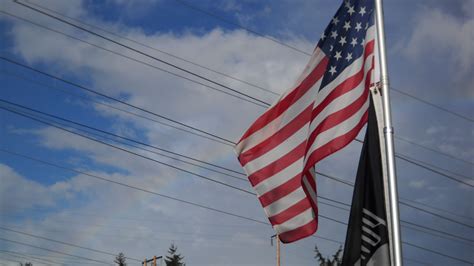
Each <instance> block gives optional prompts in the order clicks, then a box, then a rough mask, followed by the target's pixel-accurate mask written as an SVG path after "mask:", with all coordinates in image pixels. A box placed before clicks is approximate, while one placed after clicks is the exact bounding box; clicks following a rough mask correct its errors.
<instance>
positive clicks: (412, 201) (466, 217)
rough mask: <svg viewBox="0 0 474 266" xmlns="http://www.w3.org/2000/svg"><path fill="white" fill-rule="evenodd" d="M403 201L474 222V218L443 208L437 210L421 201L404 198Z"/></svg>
mask: <svg viewBox="0 0 474 266" xmlns="http://www.w3.org/2000/svg"><path fill="white" fill-rule="evenodd" d="M403 200H404V201H407V202H411V203H414V204H418V205H421V206H425V207H428V208H431V209H433V210H437V211H441V212H445V213H449V214H451V215H454V216H457V217H460V218H464V219H469V220H474V218H473V217H471V216H466V215H461V214H459V213H456V212H452V211H449V210H445V209H441V208H437V207H434V206H431V205H429V204H425V203H422V202H419V201H415V200H410V199H407V198H403Z"/></svg>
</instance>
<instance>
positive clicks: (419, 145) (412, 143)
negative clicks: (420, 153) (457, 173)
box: [395, 135, 474, 165]
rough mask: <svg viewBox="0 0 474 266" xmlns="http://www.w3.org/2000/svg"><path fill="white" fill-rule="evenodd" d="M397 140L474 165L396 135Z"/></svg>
mask: <svg viewBox="0 0 474 266" xmlns="http://www.w3.org/2000/svg"><path fill="white" fill-rule="evenodd" d="M395 139H397V140H398V141H401V142H405V143H408V144H410V145H415V146H418V147H420V148H422V149H425V150H428V151H431V152H434V153H437V154H441V155H443V156H446V157H448V158H451V159H453V160H456V161H460V162H463V163H467V164H471V165H474V162H471V161H468V160H465V159H463V158H461V157H457V156H454V155H452V154H449V153H446V152H442V151H441V150H439V149H433V148H431V147H428V146H426V145H422V144H420V143H417V142H415V141H412V140H409V139H407V138H403V137H400V136H397V135H395Z"/></svg>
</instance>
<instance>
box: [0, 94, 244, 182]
mask: <svg viewBox="0 0 474 266" xmlns="http://www.w3.org/2000/svg"><path fill="white" fill-rule="evenodd" d="M0 102H3V103H7V104H9V105H13V106H16V107H19V108H22V109H26V110H28V111H31V112H34V113H38V114H41V115H44V116H47V117H50V118H54V119H58V120H61V121H63V122H66V123H70V124H74V125H77V126H80V127H83V128H87V129H90V130H93V131H96V132H100V133H103V134H107V135H110V136H112V137H115V138H120V139H123V140H126V141H129V142H133V143H136V144H139V145H142V146H146V147H150V148H153V149H156V150H159V151H163V152H166V153H170V154H173V155H176V156H179V157H183V158H185V159H188V160H191V161H194V162H197V163H201V164H205V165H208V166H212V167H215V168H219V169H222V170H225V171H228V172H232V173H235V174H238V175H240V176H246V175H245V173H242V172H239V171H236V170H233V169H230V168H227V167H223V166H220V165H217V164H214V163H209V162H206V161H204V160H200V159H197V158H194V157H191V156H187V155H184V154H182V153H177V152H173V151H171V150H169V149H164V148H161V147H158V146H156V145H151V144H148V143H145V142H143V141H138V140H136V139H132V138H130V137H125V136H122V135H119V134H115V133H112V132H109V131H106V130H103V129H99V128H97V127H92V126H89V125H86V124H83V123H79V122H76V121H73V120H71V119H66V118H63V117H59V116H57V115H53V114H49V113H46V112H43V111H40V110H37V109H33V108H30V107H27V106H24V105H21V104H17V103H13V102H10V101H7V100H4V99H1V98H0ZM62 125H63V126H65V125H64V124H62ZM82 131H83V132H86V133H89V134H93V135H96V136H100V137H103V138H107V137H105V136H103V135H100V134H96V133H93V132H90V131H84V130H82ZM107 139H109V140H112V139H111V138H107ZM119 143H120V144H123V145H128V146H132V147H134V148H139V149H143V148H141V147H138V146H135V145H130V144H128V143H124V142H119ZM144 150H145V151H148V152H152V153H154V154H157V155H160V156H164V157H166V158H170V159H173V160H177V161H180V162H182V163H186V164H191V165H193V166H196V167H200V168H203V169H205V170H209V171H213V172H216V173H219V174H222V175H226V176H229V177H233V178H236V179H239V180H242V181H246V182H247V181H248V179H247V178H243V177H238V176H234V175H230V174H228V173H224V172H222V171H217V170H215V169H212V168H209V167H203V166H202V165H198V164H195V163H190V162H188V161H185V160H182V159H179V158H176V157H172V156H168V155H165V154H161V153H156V152H153V151H150V150H147V149H144Z"/></svg>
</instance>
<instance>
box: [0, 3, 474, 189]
mask: <svg viewBox="0 0 474 266" xmlns="http://www.w3.org/2000/svg"><path fill="white" fill-rule="evenodd" d="M16 2H17V1H16ZM17 3H19V2H17ZM19 4H21V5H23V6H26V7H29V8H31V9H33V10H35V11H37V12H40V13H42V14H45V15H47V16H52V15H50V14H48V13H46V12H44V11H41V10H37V9H35V8H32V7H30V6H28V5H25V4H23V3H19ZM0 12H1V11H0ZM3 13H5V14H7V15H11V16H14V17H17V18H19V19H22V20H25V21H27V22H30V23H33V24H35V25H37V26H40V27H43V28H47V27H45V26H42V25H39V24H37V23H34V22H31V21H29V20H26V19H23V18H20V17H18V16H15V15H12V14H9V13H6V12H3ZM52 17H53V18H55V19H59V20H60V21H61V22H64V23H66V24H69V25H72V26H75V27H79V28H80V29H82V27H80V26H77V25H75V24H72V23H70V22H67V21H64V20H62V19H60V18H57V17H55V16H52ZM47 29H49V30H53V29H50V28H47ZM84 30H86V31H87V32H91V34H94V35H98V36H101V35H100V34H97V33H94V32H92V31H88V30H87V29H84ZM53 31H55V32H58V31H56V30H53ZM58 33H61V32H58ZM61 34H63V35H66V36H68V37H71V38H74V39H76V40H79V41H82V40H81V39H78V38H76V37H73V36H70V35H67V34H64V33H61ZM102 37H103V36H102ZM104 38H106V37H104ZM106 40H108V41H112V42H114V43H117V42H115V41H114V40H111V39H109V38H106ZM86 43H88V42H86ZM88 44H91V43H88ZM91 45H93V46H96V47H98V48H103V47H100V46H97V45H94V44H91ZM120 45H122V46H123V44H120ZM126 47H128V46H126ZM130 48H131V47H130ZM131 49H133V51H138V50H136V49H134V48H131ZM105 50H107V49H105ZM107 51H109V52H112V53H115V54H117V53H116V52H114V51H111V50H107ZM139 52H140V51H139ZM119 55H121V54H119ZM129 59H131V60H136V59H134V58H129ZM158 60H159V59H158ZM145 64H147V63H145ZM186 71H187V70H186ZM201 85H203V84H201ZM244 100H245V99H244ZM260 102H262V103H264V104H265V105H267V106H269V105H270V104H269V103H267V102H264V101H260ZM359 141H360V140H359ZM401 159H402V160H404V159H405V158H401ZM408 161H410V160H408ZM410 162H411V163H413V164H416V163H415V162H412V161H410ZM418 166H420V167H422V168H425V169H427V170H430V169H428V168H426V166H422V165H418ZM444 170H445V169H444ZM430 171H432V172H434V173H437V174H440V175H444V174H442V173H440V172H439V171H433V170H432V169H431V170H430ZM446 171H447V170H446ZM444 176H446V175H444ZM446 177H448V176H446ZM448 178H451V179H453V180H455V181H458V182H461V183H463V184H466V185H468V186H472V185H470V184H468V183H466V182H463V181H461V180H459V179H456V178H452V177H448Z"/></svg>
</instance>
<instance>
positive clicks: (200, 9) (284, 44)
mask: <svg viewBox="0 0 474 266" xmlns="http://www.w3.org/2000/svg"><path fill="white" fill-rule="evenodd" d="M175 1H176V2H177V3H179V4H181V5H183V6H186V7H188V8H190V9H193V10H196V11H198V12H201V13H203V14H206V15H208V16H210V17H213V18H216V19H218V20H221V21H223V22H225V23H227V24H230V25H233V26H235V27H238V28H241V29H243V30H245V31H247V32H250V33H253V34H255V35H258V36H260V37H262V38H265V39H267V40H270V41H272V42H274V43H277V44H279V45H282V46H285V47H287V48H290V49H292V50H294V51H297V52H299V53H302V54H305V55H308V56H311V53H308V52H305V51H303V50H301V49H299V48H296V47H294V46H291V45H289V44H287V43H284V42H282V41H279V40H278V39H276V38H274V37H271V36H268V35H265V34H262V33H259V32H257V31H255V30H252V29H250V28H246V27H244V26H242V25H240V24H238V23H236V22H233V21H230V20H228V19H225V18H223V17H221V16H218V15H216V14H214V13H211V12H209V11H207V10H204V9H202V8H199V7H197V6H194V5H192V4H189V3H188V2H185V1H181V0H175Z"/></svg>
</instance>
